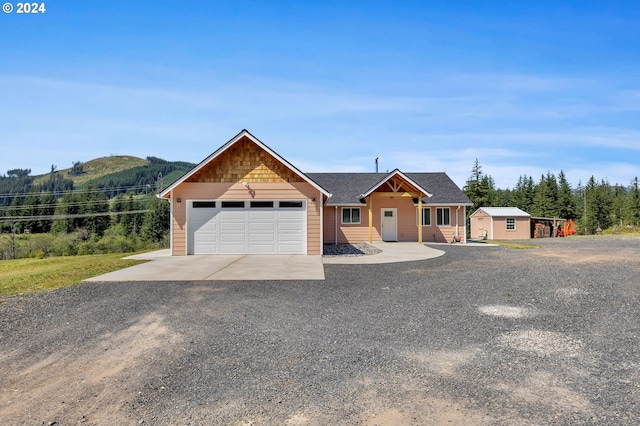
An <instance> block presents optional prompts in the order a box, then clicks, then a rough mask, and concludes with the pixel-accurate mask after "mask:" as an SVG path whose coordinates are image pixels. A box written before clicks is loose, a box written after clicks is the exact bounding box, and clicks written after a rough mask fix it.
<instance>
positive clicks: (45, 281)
mask: <svg viewBox="0 0 640 426" xmlns="http://www.w3.org/2000/svg"><path fill="white" fill-rule="evenodd" d="M124 256H126V254H122V253H112V254H96V255H88V256H63V257H47V258H44V259H17V260H2V261H0V297H6V296H15V295H23V294H28V293H33V292H38V291H42V290H53V289H56V288H62V287H67V286H71V285H75V284H78V283H80V282H81V281H82V280H84V279H86V278H91V277H95V276H96V275H101V274H106V273H107V272H111V271H117V270H118V269H123V268H126V267H128V266H133V265H137V264H139V263H143V262H145V261H144V260H123V259H122V257H124Z"/></svg>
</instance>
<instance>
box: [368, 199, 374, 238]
mask: <svg viewBox="0 0 640 426" xmlns="http://www.w3.org/2000/svg"><path fill="white" fill-rule="evenodd" d="M367 204H368V205H369V244H371V243H372V242H373V197H372V196H371V195H370V196H369V199H368V200H367Z"/></svg>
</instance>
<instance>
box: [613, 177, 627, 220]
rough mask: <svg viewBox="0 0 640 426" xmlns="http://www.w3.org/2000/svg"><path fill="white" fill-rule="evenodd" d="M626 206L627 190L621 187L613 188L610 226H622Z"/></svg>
mask: <svg viewBox="0 0 640 426" xmlns="http://www.w3.org/2000/svg"><path fill="white" fill-rule="evenodd" d="M626 204H627V190H626V188H625V187H624V186H622V185H615V186H614V187H613V202H612V203H611V218H610V220H611V224H612V225H616V226H623V225H624V216H625V206H626Z"/></svg>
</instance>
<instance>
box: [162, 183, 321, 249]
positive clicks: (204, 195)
mask: <svg viewBox="0 0 640 426" xmlns="http://www.w3.org/2000/svg"><path fill="white" fill-rule="evenodd" d="M314 198H315V201H312V199H314ZM178 199H180V200H181V202H180V203H178V202H177V200H178ZM189 200H306V202H307V203H306V204H307V254H310V255H319V254H321V253H322V248H321V247H320V245H321V236H320V207H319V204H320V200H321V197H320V193H319V192H318V190H317V189H315V188H313V186H311V185H310V184H308V183H306V182H270V183H264V182H253V183H249V187H246V186H244V185H243V183H241V182H236V183H219V182H184V183H182V184H181V185H180V186H178V187H177V188H176V189H175V190H174V191H173V199H172V200H171V202H172V203H173V246H172V254H173V255H174V256H183V255H186V253H187V244H186V232H187V227H186V225H187V223H186V222H187V214H186V209H187V203H188V202H189Z"/></svg>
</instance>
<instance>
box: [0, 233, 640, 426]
mask: <svg viewBox="0 0 640 426" xmlns="http://www.w3.org/2000/svg"><path fill="white" fill-rule="evenodd" d="M540 243H541V244H542V245H543V247H542V248H540V249H535V250H523V251H516V250H509V249H503V248H499V247H463V246H456V245H446V246H438V247H437V248H438V249H442V250H445V251H446V254H445V255H444V256H442V257H439V258H436V259H430V260H426V261H419V262H407V263H395V264H383V265H325V275H326V280H325V281H304V282H302V281H301V282H296V281H279V282H278V281H269V282H254V281H253V282H241V281H233V282H231V281H229V282H224V281H216V282H206V283H202V282H200V283H189V282H181V283H177V282H157V283H149V282H147V283H143V282H138V283H108V284H102V283H85V284H82V285H79V286H75V287H71V288H67V289H63V290H59V291H54V292H49V293H44V294H41V295H39V296H32V297H26V298H10V299H5V300H4V301H3V302H2V303H0V327H1V328H0V420H2V424H34V425H37V424H45V425H49V424H57V425H66V424H153V425H156V424H161V425H162V424H179V425H188V424H194V425H205V424H207V425H208V424H237V425H253V424H255V425H262V424H289V425H306V424H310V425H316V424H322V425H324V424H336V423H337V424H370V425H374V424H379V425H393V424H403V425H404V424H408V425H411V424H415V425H424V424H454V425H455V424H458V425H463V424H464V425H467V424H479V425H482V424H491V425H507V424H508V425H512V424H522V425H527V424H615V425H621V424H628V425H632V424H639V423H640V341H639V337H640V328H639V325H640V321H639V316H640V278H639V277H640V256H639V254H640V239H637V238H636V239H632V238H607V237H602V238H568V239H554V240H551V239H549V240H542V241H540Z"/></svg>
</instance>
